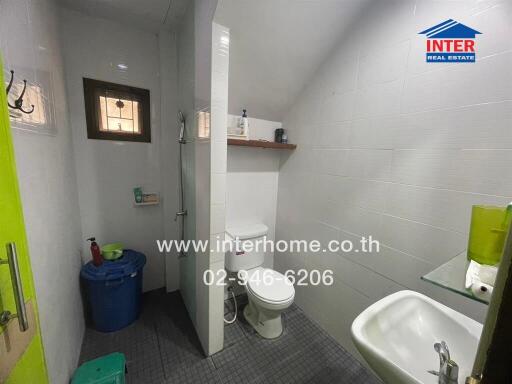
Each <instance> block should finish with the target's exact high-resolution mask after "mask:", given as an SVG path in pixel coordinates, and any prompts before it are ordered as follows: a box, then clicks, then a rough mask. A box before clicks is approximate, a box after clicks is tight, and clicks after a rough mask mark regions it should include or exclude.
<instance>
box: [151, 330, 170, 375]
mask: <svg viewBox="0 0 512 384" xmlns="http://www.w3.org/2000/svg"><path fill="white" fill-rule="evenodd" d="M153 327H154V329H155V334H156V343H157V346H158V356H159V357H160V366H161V368H162V372H163V374H164V379H165V380H167V379H168V377H167V372H166V370H165V366H164V357H163V354H162V346H161V342H160V332H159V331H158V326H157V324H156V322H153Z"/></svg>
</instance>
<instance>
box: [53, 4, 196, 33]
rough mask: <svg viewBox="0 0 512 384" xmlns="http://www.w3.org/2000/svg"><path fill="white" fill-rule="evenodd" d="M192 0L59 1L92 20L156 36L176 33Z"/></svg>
mask: <svg viewBox="0 0 512 384" xmlns="http://www.w3.org/2000/svg"><path fill="white" fill-rule="evenodd" d="M189 1H191V0H59V3H60V5H62V6H64V7H67V8H71V9H75V10H77V11H80V12H83V13H86V14H88V15H90V16H95V17H101V18H104V19H109V20H115V21H118V22H120V23H124V24H129V25H133V26H135V27H136V28H141V29H145V30H148V31H151V32H155V33H157V32H158V31H159V30H160V29H162V28H163V29H167V30H171V31H173V30H177V29H178V28H179V25H180V21H181V20H182V18H183V15H184V14H185V11H186V9H187V4H188V2H189Z"/></svg>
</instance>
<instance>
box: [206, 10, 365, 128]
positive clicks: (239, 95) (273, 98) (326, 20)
mask: <svg viewBox="0 0 512 384" xmlns="http://www.w3.org/2000/svg"><path fill="white" fill-rule="evenodd" d="M367 3H368V0H219V4H218V7H217V12H216V13H215V21H216V22H218V23H219V24H222V25H224V26H226V27H228V28H230V30H231V38H230V60H229V65H230V68H229V113H232V114H236V115H238V114H239V113H241V110H242V109H243V108H246V109H247V111H248V115H249V117H251V116H253V117H257V118H262V119H268V120H274V121H282V119H283V116H284V114H285V112H286V110H287V109H288V107H289V106H290V104H291V103H292V102H293V100H294V99H295V98H296V97H297V95H298V93H299V92H300V90H301V89H302V87H303V86H304V85H305V83H306V82H307V80H308V79H309V78H310V77H311V75H312V74H313V72H314V70H315V69H316V68H318V66H319V65H320V64H321V63H322V61H323V60H324V59H325V58H326V56H327V55H328V54H329V52H330V51H331V50H332V49H333V47H334V46H335V44H336V42H337V41H339V39H340V37H341V35H342V33H343V31H345V30H346V28H347V27H349V26H350V24H351V23H352V22H353V21H354V19H356V18H357V16H358V14H359V12H362V10H363V8H364V7H365V6H366V5H367Z"/></svg>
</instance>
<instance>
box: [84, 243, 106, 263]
mask: <svg viewBox="0 0 512 384" xmlns="http://www.w3.org/2000/svg"><path fill="white" fill-rule="evenodd" d="M87 241H90V242H91V255H92V263H93V264H94V265H95V266H97V267H99V266H100V265H101V264H103V258H102V257H101V251H100V247H99V246H98V243H96V238H94V237H90V238H89V239H87Z"/></svg>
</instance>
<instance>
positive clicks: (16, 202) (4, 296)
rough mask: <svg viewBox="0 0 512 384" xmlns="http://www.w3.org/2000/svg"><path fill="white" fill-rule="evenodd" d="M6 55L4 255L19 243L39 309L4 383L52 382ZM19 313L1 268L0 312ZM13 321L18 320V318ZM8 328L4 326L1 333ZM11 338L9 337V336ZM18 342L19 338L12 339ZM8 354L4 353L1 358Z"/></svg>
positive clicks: (27, 285) (0, 251) (28, 293)
mask: <svg viewBox="0 0 512 384" xmlns="http://www.w3.org/2000/svg"><path fill="white" fill-rule="evenodd" d="M3 74H4V69H3V64H2V59H1V57H0V212H1V213H2V214H1V215H0V258H2V259H6V258H7V251H6V244H7V243H15V245H16V248H17V254H18V264H19V268H20V274H21V282H22V287H23V291H24V295H25V301H26V302H28V301H32V304H33V306H34V310H35V313H36V320H35V323H34V324H29V327H36V332H35V336H34V337H33V338H32V340H31V341H30V344H29V345H28V347H27V348H26V349H25V350H24V352H23V354H22V355H21V357H20V358H19V359H18V360H17V362H16V364H15V365H14V367H13V368H12V370H11V371H10V373H9V374H8V376H7V379H6V381H5V383H4V384H22V383H23V384H24V383H37V384H46V383H48V374H47V371H46V363H45V360H44V352H43V344H42V341H41V335H40V328H39V321H38V318H37V305H36V296H35V289H34V284H33V280H32V270H31V266H30V259H29V253H28V245H27V239H26V234H25V224H24V221H23V210H22V205H21V198H20V193H19V189H18V179H17V174H16V164H15V157H14V147H13V143H12V136H11V128H10V121H9V111H8V109H7V100H6V95H5V81H4V76H3ZM1 311H10V312H11V313H16V305H15V302H14V293H13V289H12V281H11V276H10V273H9V268H6V267H4V266H2V267H1V268H0V312H1ZM11 321H17V320H16V319H14V320H11ZM3 332H6V331H5V328H1V329H0V334H2V333H3ZM5 339H6V340H8V337H6V338H5ZM9 342H10V343H15V342H16V340H10V341H9ZM2 358H5V357H4V356H0V359H2Z"/></svg>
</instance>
